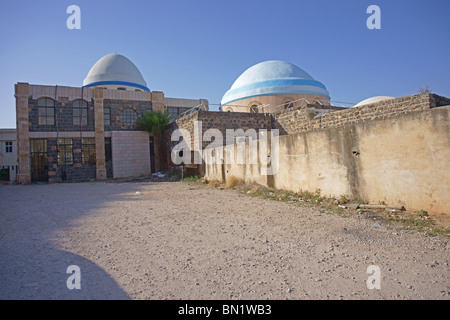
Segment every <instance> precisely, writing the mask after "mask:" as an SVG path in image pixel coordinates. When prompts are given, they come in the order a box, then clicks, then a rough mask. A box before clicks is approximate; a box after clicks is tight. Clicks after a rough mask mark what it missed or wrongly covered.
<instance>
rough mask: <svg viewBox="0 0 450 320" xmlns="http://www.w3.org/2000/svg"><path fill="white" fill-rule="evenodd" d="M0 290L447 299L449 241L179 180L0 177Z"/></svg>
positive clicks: (117, 295) (65, 294) (68, 295)
mask: <svg viewBox="0 0 450 320" xmlns="http://www.w3.org/2000/svg"><path fill="white" fill-rule="evenodd" d="M70 265H77V266H79V267H80V270H81V289H79V290H77V289H73V290H69V289H68V288H67V286H66V280H67V278H68V277H69V276H70V274H68V273H66V269H67V267H68V266H70ZM370 265H377V266H379V268H380V272H381V283H380V284H381V289H372V290H370V289H368V287H367V283H366V281H367V279H368V277H369V274H367V268H368V267H369V266H370ZM0 299H446V300H448V299H450V268H449V242H448V238H443V237H426V236H424V235H422V234H419V233H417V232H414V231H402V230H395V229H392V228H391V227H388V226H383V225H381V227H379V226H376V227H375V226H374V225H373V221H369V220H367V219H357V218H343V217H340V216H338V215H333V214H331V215H330V214H325V213H321V212H320V211H318V209H315V208H306V207H305V208H302V207H299V206H295V205H292V204H287V203H281V202H276V201H270V200H263V199H257V198H253V197H249V196H246V195H241V194H238V193H237V192H236V191H233V190H219V189H212V188H209V187H207V186H202V185H189V184H186V183H180V182H150V183H149V182H126V183H117V182H94V183H73V184H49V185H48V184H43V185H1V186H0Z"/></svg>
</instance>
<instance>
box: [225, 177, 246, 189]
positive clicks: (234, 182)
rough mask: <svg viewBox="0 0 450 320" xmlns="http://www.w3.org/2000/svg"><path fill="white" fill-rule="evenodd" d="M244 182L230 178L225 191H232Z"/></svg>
mask: <svg viewBox="0 0 450 320" xmlns="http://www.w3.org/2000/svg"><path fill="white" fill-rule="evenodd" d="M242 183H243V181H242V180H241V179H239V178H236V177H230V178H228V179H227V180H226V181H225V186H224V188H225V189H231V188H234V187H235V186H237V185H238V184H242Z"/></svg>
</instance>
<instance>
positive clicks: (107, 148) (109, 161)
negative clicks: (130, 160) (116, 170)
mask: <svg viewBox="0 0 450 320" xmlns="http://www.w3.org/2000/svg"><path fill="white" fill-rule="evenodd" d="M105 164H106V177H107V178H108V179H112V177H113V167H112V147H111V138H110V137H107V138H105Z"/></svg>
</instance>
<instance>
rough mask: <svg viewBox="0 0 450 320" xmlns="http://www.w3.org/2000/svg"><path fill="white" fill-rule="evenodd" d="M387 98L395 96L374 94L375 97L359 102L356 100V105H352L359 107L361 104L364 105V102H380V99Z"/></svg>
mask: <svg viewBox="0 0 450 320" xmlns="http://www.w3.org/2000/svg"><path fill="white" fill-rule="evenodd" d="M389 99H395V97H389V96H375V97H372V98H368V99H366V100H363V101H361V102H358V103H357V104H356V105H354V107H359V106H362V105H365V104H371V103H375V102H380V101H384V100H389Z"/></svg>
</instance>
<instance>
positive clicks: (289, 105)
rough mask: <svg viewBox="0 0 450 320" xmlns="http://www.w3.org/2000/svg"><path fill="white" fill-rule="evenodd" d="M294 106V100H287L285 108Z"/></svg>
mask: <svg viewBox="0 0 450 320" xmlns="http://www.w3.org/2000/svg"><path fill="white" fill-rule="evenodd" d="M293 106H294V104H293V103H292V101H286V102H285V103H284V108H285V109H289V108H292V107H293Z"/></svg>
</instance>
